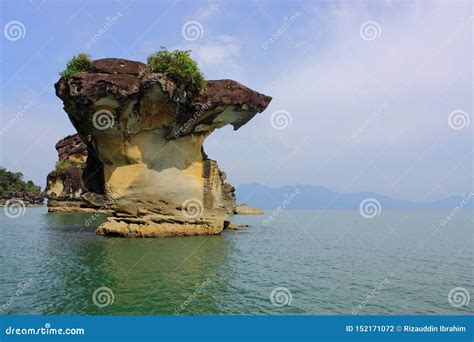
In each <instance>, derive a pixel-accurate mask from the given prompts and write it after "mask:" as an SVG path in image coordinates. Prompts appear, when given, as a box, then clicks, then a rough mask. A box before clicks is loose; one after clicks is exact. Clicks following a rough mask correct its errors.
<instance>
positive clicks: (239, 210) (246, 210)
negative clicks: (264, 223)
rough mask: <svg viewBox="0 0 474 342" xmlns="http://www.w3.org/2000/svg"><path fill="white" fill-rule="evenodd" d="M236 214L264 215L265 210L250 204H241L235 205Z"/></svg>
mask: <svg viewBox="0 0 474 342" xmlns="http://www.w3.org/2000/svg"><path fill="white" fill-rule="evenodd" d="M234 214H236V215H262V214H263V211H262V210H261V209H258V208H253V207H251V206H249V205H248V204H239V205H238V206H236V207H235V210H234Z"/></svg>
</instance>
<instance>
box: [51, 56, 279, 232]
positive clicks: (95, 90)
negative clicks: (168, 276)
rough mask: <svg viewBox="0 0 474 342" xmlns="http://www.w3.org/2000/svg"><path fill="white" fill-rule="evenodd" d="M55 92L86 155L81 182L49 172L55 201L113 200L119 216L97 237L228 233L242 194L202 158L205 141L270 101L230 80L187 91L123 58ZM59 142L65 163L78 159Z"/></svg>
mask: <svg viewBox="0 0 474 342" xmlns="http://www.w3.org/2000/svg"><path fill="white" fill-rule="evenodd" d="M55 87H56V94H57V96H58V97H60V98H61V99H62V100H63V102H64V109H65V111H66V112H67V113H68V115H69V118H70V120H71V122H72V124H73V125H74V127H75V128H76V130H77V132H78V133H79V136H78V137H77V138H71V137H68V138H69V139H70V140H71V143H70V144H71V147H72V146H76V147H77V149H75V151H76V152H75V153H73V154H72V155H74V156H77V155H79V154H80V155H81V156H82V157H81V158H82V159H81V160H84V153H83V152H84V148H83V147H84V146H85V147H86V153H85V155H86V156H87V157H86V158H87V159H86V161H85V164H86V166H85V168H84V171H83V173H82V175H81V177H80V178H81V180H82V182H80V181H79V182H78V174H76V171H75V170H67V172H66V173H65V174H60V173H58V172H56V171H53V172H52V173H50V175H48V191H47V193H48V196H50V197H49V198H50V201H51V199H53V196H56V198H55V199H56V200H57V199H60V200H62V199H64V200H68V201H69V200H70V199H75V200H79V201H82V202H86V203H88V205H90V206H91V207H97V205H99V204H100V203H101V202H105V203H107V206H106V209H107V210H111V211H112V212H113V214H114V215H113V216H112V217H109V219H108V220H107V222H105V223H104V224H102V225H101V226H100V227H99V228H98V229H97V233H99V234H112V235H120V236H140V237H145V236H158V237H164V236H172V235H200V234H218V233H220V232H221V231H222V229H223V228H224V221H225V219H226V218H227V216H228V214H231V213H233V212H234V211H235V195H234V188H233V187H232V186H231V185H230V184H227V183H226V182H225V178H226V175H225V173H224V172H222V171H221V170H220V169H219V167H218V165H217V163H216V162H215V161H214V160H211V159H209V158H208V157H207V155H206V154H205V153H204V150H203V142H204V140H205V139H206V138H207V137H208V136H209V135H210V134H211V133H212V132H213V131H214V129H216V128H220V127H223V126H225V125H228V124H230V125H233V127H234V129H238V128H239V127H241V126H242V125H244V124H245V123H247V122H248V121H249V120H250V119H251V118H252V117H254V116H255V115H256V114H257V113H258V112H262V111H263V110H264V109H265V108H266V107H267V106H268V104H269V102H270V100H271V98H270V97H268V96H265V95H262V94H259V93H257V92H255V91H253V90H251V89H249V88H247V87H245V86H243V85H241V84H239V83H237V82H235V81H232V80H218V81H208V82H207V87H206V88H205V90H204V91H203V92H202V93H200V94H189V93H186V91H185V90H184V87H183V86H182V85H179V84H175V83H173V82H172V81H171V80H169V79H167V78H166V77H164V76H163V75H161V74H156V73H151V72H150V71H149V70H148V68H147V66H146V65H145V64H143V63H139V62H133V61H127V60H122V59H102V60H97V61H94V62H93V63H92V68H91V71H90V72H79V73H76V74H74V75H72V76H71V77H69V78H68V79H64V78H61V79H60V80H59V81H58V82H57V83H56V85H55ZM79 137H82V138H79ZM66 139H67V138H66ZM77 139H82V144H83V145H81V144H80V143H77ZM76 143H77V144H76ZM59 145H61V144H59V143H58V145H57V148H58V152H59V157H60V159H61V158H73V156H72V155H69V154H68V153H62V152H61V151H62V148H61V146H62V145H61V146H59ZM79 146H82V150H81V152H80V153H79V150H80V149H79ZM59 179H60V180H61V182H62V187H61V185H59V184H60V183H61V182H59V181H58V180H59ZM55 182H56V183H55ZM66 183H67V184H71V185H66ZM53 194H54V195H53ZM53 200H54V199H53Z"/></svg>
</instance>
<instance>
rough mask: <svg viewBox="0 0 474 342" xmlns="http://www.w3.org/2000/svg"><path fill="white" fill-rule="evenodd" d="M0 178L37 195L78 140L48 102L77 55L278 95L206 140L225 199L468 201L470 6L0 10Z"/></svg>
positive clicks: (46, 6)
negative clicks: (181, 71)
mask: <svg viewBox="0 0 474 342" xmlns="http://www.w3.org/2000/svg"><path fill="white" fill-rule="evenodd" d="M0 6H1V12H0V13H1V14H0V18H1V25H2V28H3V35H2V37H1V61H0V66H1V107H0V110H1V121H0V144H1V149H0V165H1V166H3V167H6V168H7V169H10V170H12V171H21V172H22V173H23V174H24V175H25V178H26V179H32V180H33V181H35V182H36V183H37V184H41V185H42V186H43V187H44V186H45V183H46V175H47V174H48V172H49V171H51V170H53V168H54V164H55V162H56V160H57V152H56V150H55V148H54V145H55V144H56V142H57V141H58V140H59V139H61V138H63V137H65V136H66V135H68V134H72V133H75V130H74V128H73V127H72V125H71V124H70V122H69V119H68V117H67V115H66V113H65V112H64V111H63V109H62V103H61V101H60V100H59V99H58V98H57V97H56V96H55V94H54V86H53V85H54V83H55V82H56V81H57V80H58V77H59V76H58V72H60V71H61V70H62V69H64V66H65V64H66V62H67V60H68V59H69V58H71V56H73V55H75V54H77V53H79V52H86V53H88V54H90V55H91V56H92V58H93V59H99V58H105V57H117V58H126V59H132V60H139V61H143V62H145V61H146V58H147V56H148V55H150V54H151V53H153V52H155V51H157V50H159V49H160V47H161V46H165V47H167V48H168V49H190V50H192V53H191V55H192V57H193V58H194V59H196V60H197V62H198V63H199V66H200V68H201V70H202V71H203V73H204V75H205V77H206V78H207V79H224V78H230V79H234V80H236V81H238V82H240V83H242V84H244V85H246V86H248V87H250V88H252V89H254V90H257V91H259V92H262V93H264V94H267V95H270V96H272V97H273V100H272V102H271V104H270V106H269V107H268V108H267V110H265V111H264V112H263V113H260V114H258V115H256V116H255V118H254V119H253V120H252V121H250V122H249V123H248V124H247V125H245V126H243V127H242V128H240V129H239V130H238V131H236V132H235V131H232V128H231V127H225V128H222V129H219V130H217V131H216V132H214V133H213V134H212V135H211V136H210V137H209V138H208V139H207V141H206V142H205V150H206V153H207V154H208V155H209V157H210V158H212V159H215V160H217V161H218V163H219V165H220V167H221V169H223V170H224V171H225V172H226V173H227V175H228V181H229V182H230V183H232V184H233V185H234V186H237V185H239V184H244V183H250V182H260V183H263V184H265V185H268V186H282V185H296V184H309V185H321V186H325V187H329V188H331V189H332V190H334V191H340V192H359V191H371V192H376V193H380V194H383V195H387V196H392V197H396V198H403V199H410V200H418V201H432V200H437V199H440V198H443V197H446V196H449V195H459V194H465V193H468V192H471V191H473V182H472V181H473V158H472V157H473V144H472V143H473V141H472V137H473V134H472V133H473V126H474V124H473V123H472V122H471V121H472V119H473V118H472V109H473V108H472V107H473V105H472V103H473V102H472V98H473V93H474V92H473V87H472V77H473V54H472V46H473V22H474V20H473V18H474V17H473V12H472V5H471V2H470V1H439V2H437V1H426V2H425V1H416V2H415V1H413V2H410V1H360V0H354V1H341V2H337V1H331V2H329V1H266V0H264V1H254V0H252V1H251V0H249V1H246V0H241V1H220V0H209V1H206V0H205V1H174V0H172V1H140V0H136V1H129V0H121V1H109V0H102V1H66V0H54V1H46V0H45V1H43V0H31V1H30V0H24V1H21V0H14V1H13V0H6V1H5V0H4V1H2V2H1V5H0Z"/></svg>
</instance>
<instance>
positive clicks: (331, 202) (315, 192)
mask: <svg viewBox="0 0 474 342" xmlns="http://www.w3.org/2000/svg"><path fill="white" fill-rule="evenodd" d="M236 195H237V203H247V204H249V205H251V206H254V207H257V208H262V209H272V208H277V207H278V206H281V205H282V203H283V202H284V201H285V199H286V202H285V206H286V208H289V209H358V208H359V205H360V203H361V202H362V201H363V200H365V199H367V198H374V199H376V200H377V201H378V202H380V205H381V207H382V208H384V209H453V208H455V207H456V206H460V205H463V204H462V202H463V200H464V202H465V203H464V205H463V206H464V207H470V208H473V203H474V200H473V194H470V195H469V194H465V195H459V196H449V197H446V198H443V199H441V200H438V201H434V202H416V201H409V200H403V199H396V198H391V197H388V196H384V195H379V194H376V193H373V192H357V193H338V192H335V191H332V190H331V189H328V188H325V187H322V186H312V185H286V186H282V187H278V188H272V187H268V186H265V185H263V184H260V183H249V184H241V185H239V186H237V188H236ZM466 201H467V204H466Z"/></svg>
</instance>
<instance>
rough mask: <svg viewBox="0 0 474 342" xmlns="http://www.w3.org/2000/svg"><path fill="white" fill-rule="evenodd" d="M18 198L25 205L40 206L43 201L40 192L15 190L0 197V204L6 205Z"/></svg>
mask: <svg viewBox="0 0 474 342" xmlns="http://www.w3.org/2000/svg"><path fill="white" fill-rule="evenodd" d="M17 200H20V201H21V202H22V205H25V206H40V205H43V203H44V197H43V196H42V195H41V194H38V193H35V192H31V191H15V192H11V193H9V194H8V195H4V196H1V197H0V206H3V205H8V203H9V202H10V201H17Z"/></svg>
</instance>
